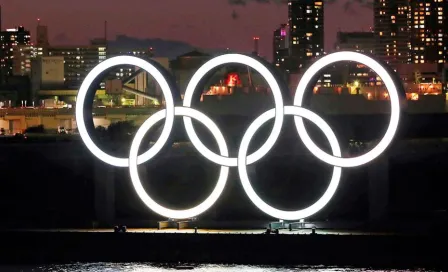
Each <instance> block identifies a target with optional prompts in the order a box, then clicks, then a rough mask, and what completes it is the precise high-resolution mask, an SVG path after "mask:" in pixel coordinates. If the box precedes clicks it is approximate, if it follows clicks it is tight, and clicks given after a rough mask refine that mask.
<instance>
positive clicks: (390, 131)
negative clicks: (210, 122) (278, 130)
mask: <svg viewBox="0 0 448 272" xmlns="http://www.w3.org/2000/svg"><path fill="white" fill-rule="evenodd" d="M338 61H356V62H359V63H362V64H364V65H366V66H368V67H370V68H371V69H372V70H373V71H374V72H376V73H377V74H378V76H380V77H381V79H382V80H383V82H384V84H385V85H386V88H387V90H388V92H389V97H390V103H391V116H390V123H389V126H388V128H387V130H386V133H385V135H384V137H383V138H382V139H381V141H380V142H379V143H378V144H377V145H376V146H375V147H374V148H373V149H372V150H370V151H369V152H367V153H365V154H363V155H361V156H358V157H353V158H341V157H340V156H339V157H336V156H331V155H329V154H327V153H326V152H324V151H323V150H322V149H320V148H319V147H318V146H317V145H316V144H315V143H314V142H313V140H311V138H310V136H309V135H308V133H307V131H306V129H305V125H304V123H303V119H302V118H300V117H297V116H295V117H294V121H295V124H296V128H297V131H298V133H299V136H300V137H301V139H302V141H303V143H304V144H305V146H306V147H307V148H308V149H309V150H310V152H311V153H313V155H314V156H316V157H317V158H318V159H320V160H322V161H324V162H326V163H328V164H330V165H334V166H340V167H355V166H360V165H363V164H366V163H368V162H370V161H372V160H374V159H375V158H376V157H378V156H379V155H380V154H381V153H383V152H384V150H386V148H387V147H388V146H389V145H390V143H391V142H392V139H393V138H394V136H395V133H396V132H397V128H398V122H399V119H400V99H399V97H398V91H397V87H396V86H395V83H394V81H393V79H392V77H391V76H390V75H389V73H388V72H387V70H386V69H385V68H384V67H383V66H382V65H381V64H379V63H378V62H377V61H375V60H374V59H372V58H370V57H368V56H366V55H363V54H360V53H356V52H337V53H333V54H329V55H326V56H324V57H322V58H321V59H319V60H317V61H316V62H315V63H313V65H311V67H310V68H309V69H308V70H307V71H306V72H305V74H304V75H303V77H302V78H301V80H300V82H299V85H298V86H297V91H296V94H295V97H294V106H299V107H301V106H302V102H303V96H304V95H305V91H306V87H307V86H308V84H309V83H310V81H311V80H312V78H313V77H314V76H315V75H316V74H317V73H318V72H319V71H320V70H322V69H323V68H324V67H325V66H327V65H330V64H332V63H335V62H338Z"/></svg>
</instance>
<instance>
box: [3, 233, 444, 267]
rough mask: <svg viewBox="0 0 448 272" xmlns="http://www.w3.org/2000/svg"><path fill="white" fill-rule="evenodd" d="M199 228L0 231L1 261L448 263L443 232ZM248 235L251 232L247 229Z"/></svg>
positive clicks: (374, 264) (330, 263)
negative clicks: (389, 232) (330, 231)
mask: <svg viewBox="0 0 448 272" xmlns="http://www.w3.org/2000/svg"><path fill="white" fill-rule="evenodd" d="M250 232H251V234H249V233H241V232H240V233H235V232H233V233H232V232H230V230H228V231H227V232H226V231H225V230H221V231H216V232H210V231H209V232H205V230H198V233H196V234H195V233H194V230H191V229H190V230H182V231H176V230H169V231H168V230H166V231H164V230H161V231H156V230H153V231H151V232H149V231H147V232H145V231H144V230H143V231H140V232H138V231H133V230H129V231H128V232H127V233H114V232H110V231H109V232H106V231H89V232H87V231H83V230H78V231H75V230H74V231H66V230H61V231H57V230H55V231H49V230H41V231H23V230H22V231H0V239H1V241H2V246H1V249H0V263H1V264H11V265H13V264H53V263H95V262H114V263H126V262H145V263H179V262H180V263H209V264H243V265H325V266H345V267H348V266H349V267H387V268H413V267H419V268H427V269H430V268H431V269H435V268H446V267H448V266H447V263H448V260H447V258H446V253H445V250H446V245H447V241H448V239H447V236H446V235H445V234H443V235H411V234H406V235H399V234H388V235H380V234H372V233H364V234H363V233H358V234H352V233H348V232H347V233H345V235H340V234H339V235H338V234H319V232H318V233H317V234H309V233H303V232H302V233H300V232H297V233H295V232H293V233H287V230H284V231H281V232H280V234H269V235H267V234H263V230H258V231H255V230H250ZM252 233H253V234H252Z"/></svg>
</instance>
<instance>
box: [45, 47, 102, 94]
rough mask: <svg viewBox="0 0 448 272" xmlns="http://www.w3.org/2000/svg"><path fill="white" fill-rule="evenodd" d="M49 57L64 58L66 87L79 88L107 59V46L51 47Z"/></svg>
mask: <svg viewBox="0 0 448 272" xmlns="http://www.w3.org/2000/svg"><path fill="white" fill-rule="evenodd" d="M48 56H50V57H63V58H64V77H65V86H66V87H67V88H79V87H80V86H81V84H82V82H83V81H84V79H85V77H86V76H87V74H88V73H89V72H90V71H91V70H92V69H93V68H94V67H95V66H96V65H98V64H99V63H100V62H102V61H103V60H105V59H106V46H105V45H98V44H91V45H87V46H85V45H84V46H58V47H49V48H48Z"/></svg>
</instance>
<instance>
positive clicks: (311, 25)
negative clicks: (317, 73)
mask: <svg viewBox="0 0 448 272" xmlns="http://www.w3.org/2000/svg"><path fill="white" fill-rule="evenodd" d="M288 17H289V18H288V20H289V22H288V25H289V27H290V41H289V46H290V65H289V69H288V70H289V71H290V72H291V73H296V72H299V71H300V70H301V69H302V68H304V67H305V66H307V65H309V64H310V62H311V61H312V60H313V59H314V58H316V57H319V56H322V55H323V53H324V5H323V1H322V0H289V1H288Z"/></svg>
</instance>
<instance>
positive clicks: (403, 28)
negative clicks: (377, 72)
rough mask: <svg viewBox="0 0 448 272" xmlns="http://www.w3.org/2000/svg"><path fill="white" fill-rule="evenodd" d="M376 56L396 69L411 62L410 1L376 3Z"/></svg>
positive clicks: (378, 1) (390, 0)
mask: <svg viewBox="0 0 448 272" xmlns="http://www.w3.org/2000/svg"><path fill="white" fill-rule="evenodd" d="M374 31H375V39H376V42H375V55H376V56H377V57H379V58H380V59H382V60H383V61H385V62H386V63H388V64H390V65H391V66H392V67H396V66H397V65H398V64H401V63H408V62H409V61H410V52H409V49H410V46H411V44H410V37H409V0H375V1H374Z"/></svg>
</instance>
